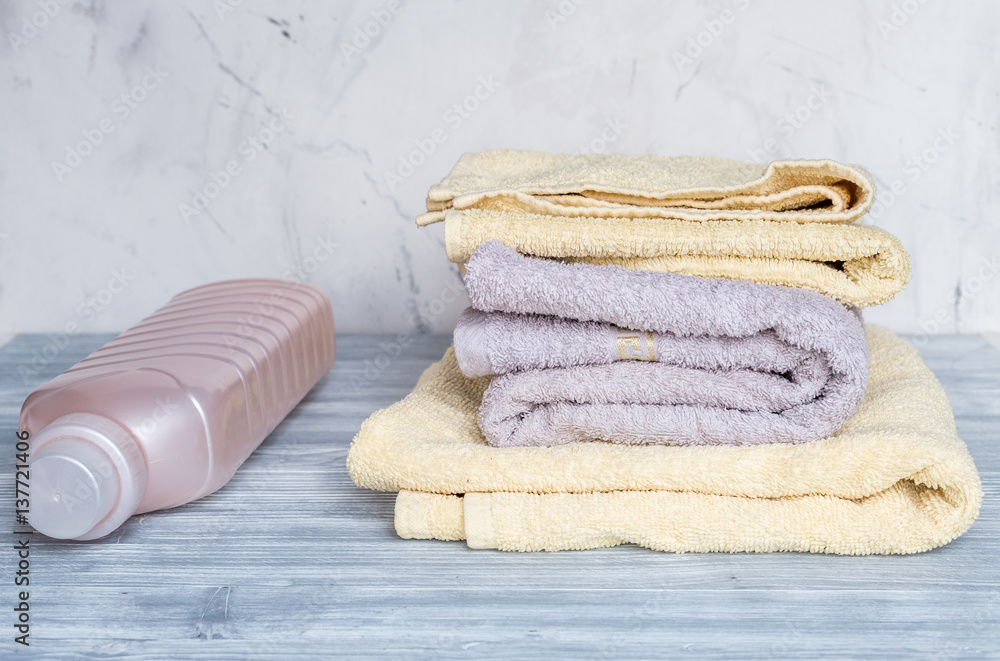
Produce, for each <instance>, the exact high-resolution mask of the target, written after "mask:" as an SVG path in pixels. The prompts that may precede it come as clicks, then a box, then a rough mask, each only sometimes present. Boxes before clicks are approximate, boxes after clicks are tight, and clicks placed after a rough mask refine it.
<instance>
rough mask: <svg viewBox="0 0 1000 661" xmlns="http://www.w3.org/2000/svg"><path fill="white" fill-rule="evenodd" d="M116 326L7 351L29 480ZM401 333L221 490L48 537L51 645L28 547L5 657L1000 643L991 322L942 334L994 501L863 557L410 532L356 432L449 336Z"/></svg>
mask: <svg viewBox="0 0 1000 661" xmlns="http://www.w3.org/2000/svg"><path fill="white" fill-rule="evenodd" d="M108 339H110V336H98V335H81V336H76V337H72V338H70V344H69V345H68V346H66V347H65V348H63V349H61V350H59V351H58V352H57V354H56V355H55V356H51V357H44V356H43V358H42V360H39V359H38V358H37V356H42V353H41V352H42V350H43V349H44V346H45V344H46V343H47V342H48V341H49V340H48V338H47V337H45V336H32V335H21V336H17V337H15V338H14V339H12V340H11V341H10V342H9V343H8V344H7V345H5V346H3V347H2V348H0V368H2V372H0V375H2V379H0V434H2V435H3V438H5V439H7V441H8V444H7V446H6V447H7V448H8V451H7V452H5V453H3V456H2V462H3V463H2V479H3V480H4V491H3V493H6V494H8V495H9V497H11V500H12V494H13V485H12V476H11V471H12V468H11V467H12V460H13V456H12V455H13V439H14V433H15V431H16V426H17V415H18V411H19V409H20V405H21V403H22V402H23V401H24V398H25V397H26V396H27V394H28V393H29V392H30V391H31V390H32V389H33V388H34V387H35V386H37V385H39V384H40V383H42V382H43V381H45V380H47V379H49V378H51V377H53V376H55V375H56V374H58V373H60V372H61V371H63V370H65V369H66V368H68V367H69V366H70V365H72V364H73V363H75V362H76V361H77V360H79V359H80V358H82V357H83V356H84V355H86V354H87V353H88V352H90V351H92V350H93V349H95V348H97V347H98V346H100V345H101V344H103V343H104V342H105V341H107V340H108ZM394 340H396V337H395V336H341V337H339V338H338V359H337V364H336V366H335V367H334V369H333V371H332V372H331V373H330V374H329V375H328V376H327V377H326V378H325V379H324V380H323V381H322V382H321V383H320V385H319V386H317V388H316V389H314V390H313V392H312V393H310V395H309V396H308V397H307V399H306V400H305V401H304V402H303V403H302V405H300V406H299V407H298V408H297V409H296V410H295V411H294V412H293V413H292V415H291V416H289V418H288V419H286V420H285V422H284V423H282V425H281V426H280V427H279V428H278V429H277V430H276V431H275V432H274V433H273V434H272V435H271V436H270V437H269V438H268V439H267V440H265V441H264V443H263V445H262V446H261V447H260V448H259V449H258V450H257V452H255V453H254V455H253V456H252V457H251V458H250V459H249V460H248V461H247V463H246V464H245V465H244V466H243V467H242V468H241V469H240V471H239V472H238V474H237V475H236V477H235V478H234V479H233V480H232V481H231V482H230V483H229V484H228V485H227V486H226V487H224V488H223V489H221V490H220V491H219V492H217V493H215V494H212V495H211V496H208V497H207V498H204V499H202V500H200V501H197V502H195V503H191V504H189V505H186V506H184V507H180V508H177V509H174V510H170V511H166V512H157V513H150V514H147V515H143V516H140V517H134V518H133V519H131V520H130V521H128V522H127V523H126V524H125V525H124V526H123V527H122V528H120V529H119V530H118V531H116V532H115V533H113V534H112V535H111V536H110V537H108V538H106V539H105V540H100V541H97V542H88V543H73V542H60V541H55V540H49V539H47V538H45V537H42V536H39V535H36V537H35V539H34V542H33V547H32V553H31V614H32V620H31V621H32V629H31V641H32V645H31V647H30V649H24V648H23V647H22V646H20V645H14V643H13V637H14V634H13V626H12V625H13V622H14V619H13V612H12V610H11V607H12V605H13V603H14V597H15V588H14V586H13V574H14V571H15V565H16V562H17V558H16V552H14V551H12V550H11V549H10V546H9V545H8V546H7V548H8V550H7V551H5V552H4V553H3V566H4V571H5V575H4V576H3V577H2V584H3V585H5V586H7V587H6V588H4V592H3V595H2V597H3V604H4V605H5V609H4V612H6V613H7V615H6V616H5V617H6V621H2V622H0V624H2V625H3V627H2V629H0V630H2V631H4V632H5V633H4V640H3V643H2V645H0V652H2V653H3V655H4V657H6V656H7V653H8V652H9V651H13V652H16V653H17V654H18V655H19V656H22V655H23V656H25V658H28V656H30V657H31V658H45V659H67V658H89V657H93V656H99V657H109V658H138V659H181V658H198V659H247V658H250V659H271V658H281V657H284V656H287V655H290V654H299V655H302V656H308V657H315V658H330V657H332V656H337V657H341V658H374V657H384V658H396V659H402V658H431V659H452V658H484V657H486V658H502V659H518V660H520V659H530V658H574V659H635V658H671V659H673V658H698V659H733V658H759V659H784V658H789V659H804V658H808V659H844V658H893V659H913V658H920V659H926V658H933V659H942V660H943V659H965V658H970V659H979V658H1000V510H998V507H997V502H998V496H1000V449H998V448H1000V443H998V437H1000V431H998V430H1000V352H998V351H997V350H996V349H995V348H993V347H992V346H991V345H990V344H989V343H988V342H987V341H986V340H985V339H984V338H982V337H979V336H938V337H932V338H930V339H929V340H928V341H927V342H926V344H925V345H924V346H921V347H920V349H921V352H922V354H923V355H924V357H925V359H926V360H927V362H928V364H929V365H930V367H931V368H932V369H933V370H934V372H935V374H937V376H938V378H939V379H940V380H941V382H942V383H943V384H944V386H945V388H946V389H947V391H948V394H949V396H950V397H951V401H952V404H953V406H954V409H955V413H956V417H957V421H958V428H959V431H960V433H961V435H962V437H963V439H965V441H966V442H967V443H968V445H969V448H970V450H971V452H972V456H973V458H974V459H975V461H976V464H977V466H978V467H979V470H980V472H981V474H982V478H983V483H984V487H985V490H986V501H985V504H984V506H983V510H982V514H981V515H980V518H979V520H978V521H977V522H976V523H975V525H973V527H972V529H971V530H970V531H969V532H968V533H966V534H965V535H964V536H963V537H962V538H960V539H959V540H957V541H955V542H953V543H952V544H950V545H948V546H946V547H944V548H941V549H937V550H935V551H931V552H929V553H924V554H921V555H916V556H905V557H863V558H853V557H836V556H810V555H806V554H772V555H748V554H737V555H722V554H706V555H698V554H688V555H672V554H663V553H655V552H652V551H648V550H645V549H641V548H638V547H634V546H623V547H618V548H612V549H599V550H593V551H582V552H562V553H548V554H547V553H541V554H510V553H502V552H495V551H473V550H470V549H468V548H467V547H466V546H465V545H464V544H462V543H449V542H435V541H415V540H401V539H398V538H397V537H396V536H395V533H394V532H393V526H392V510H393V496H392V495H391V494H380V493H373V492H369V491H365V490H362V489H358V488H357V487H355V486H354V485H353V483H352V482H351V480H350V478H349V477H348V475H347V470H346V468H345V465H344V464H345V458H346V454H347V448H348V446H349V444H350V441H351V439H352V437H353V436H354V434H355V432H356V431H357V429H358V427H359V426H360V425H361V422H362V421H363V420H364V419H365V417H367V416H368V415H369V414H370V413H372V412H373V411H374V410H376V409H378V408H380V407H383V406H386V405H389V404H391V403H393V402H394V401H396V400H398V399H400V398H401V397H403V396H404V395H405V394H406V393H407V392H408V391H409V390H410V388H412V386H413V384H414V383H415V382H416V380H417V377H418V376H419V374H420V372H421V370H423V369H424V368H425V367H426V366H427V365H429V364H430V363H431V362H433V361H435V360H437V359H438V358H439V357H440V356H441V354H442V353H443V352H444V349H445V348H446V347H447V345H448V343H449V341H450V337H448V336H440V335H438V336H433V335H431V336H413V337H410V338H406V342H404V343H405V344H406V346H405V348H404V349H403V351H402V352H401V353H400V354H399V355H394V356H393V357H389V354H390V353H391V354H395V353H396V351H395V348H394V347H393V346H391V343H392V342H393V341H394ZM380 355H382V356H384V357H383V358H380V357H379V356H380ZM33 358H34V359H35V368H37V369H35V368H32V367H31V366H32V359H33ZM43 363H44V364H43ZM26 367H27V368H31V369H30V370H29V371H25V369H24V368H26ZM31 371H34V372H35V373H31ZM7 507H8V510H7V511H8V512H11V511H12V508H13V503H12V502H11V503H10V504H8V506H7ZM8 520H9V521H10V523H11V524H12V523H13V516H12V514H9V515H8ZM10 529H12V526H8V530H10Z"/></svg>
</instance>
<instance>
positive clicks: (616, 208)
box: [417, 151, 910, 306]
mask: <svg viewBox="0 0 1000 661" xmlns="http://www.w3.org/2000/svg"><path fill="white" fill-rule="evenodd" d="M566 182H574V183H566ZM873 197H874V185H873V184H872V183H871V180H870V179H869V177H868V175H867V174H866V173H865V172H864V171H863V170H860V169H857V168H852V167H849V166H846V165H841V164H839V163H835V162H833V161H785V162H775V163H772V164H771V165H769V166H766V167H765V166H763V165H758V164H753V163H750V164H748V163H737V162H734V161H728V160H725V159H717V158H667V157H663V156H632V157H628V156H607V155H586V156H567V155H559V154H539V153H535V152H516V151H499V152H486V153H483V154H466V155H465V156H463V157H462V159H461V160H460V161H459V163H458V165H456V166H455V169H454V170H453V171H452V173H451V174H450V175H448V177H446V178H445V179H444V181H442V182H441V183H440V184H437V185H435V186H433V187H432V188H431V191H430V195H429V197H428V203H427V204H428V209H431V211H429V212H428V213H426V214H423V215H422V216H420V217H419V218H418V219H417V222H418V224H422V225H425V224H429V223H433V222H437V221H439V220H443V221H444V222H445V246H446V249H447V252H448V258H449V259H450V260H451V261H453V262H456V263H458V264H464V263H465V262H466V261H468V259H469V257H470V256H471V255H472V253H473V251H475V249H476V248H478V247H479V246H480V245H481V244H482V243H485V242H486V241H490V240H494V239H496V240H500V241H502V242H503V243H505V244H506V245H508V246H510V247H512V248H514V249H516V250H518V251H519V252H522V253H524V254H528V255H536V256H539V257H556V258H561V259H565V260H567V261H583V262H588V263H592V264H615V265H618V266H624V267H626V268H632V269H643V270H648V271H662V272H675V273H685V274H688V275H698V276H703V277H710V278H729V279H737V280H750V281H753V282H759V283H765V284H776V285H786V286H790V287H805V288H808V289H812V290H814V291H818V292H820V293H822V294H826V295H828V296H832V297H833V298H836V299H838V300H840V301H842V302H844V303H847V304H848V305H857V306H869V305H877V304H880V303H884V302H886V301H888V300H889V299H891V298H892V297H893V296H895V295H896V294H897V293H899V292H900V291H901V290H902V289H903V287H904V286H905V285H906V283H907V281H908V280H909V277H910V264H909V258H908V257H907V255H906V252H905V251H904V250H903V247H902V245H901V244H900V243H899V241H898V240H897V239H896V238H894V237H893V236H892V235H890V234H888V233H887V232H884V231H882V230H880V229H878V228H875V227H871V226H864V225H855V224H850V223H852V222H853V221H855V220H857V219H859V218H860V217H861V215H862V214H864V212H865V211H867V210H868V208H869V207H870V206H871V202H872V199H873ZM650 205H654V206H650ZM668 205H678V206H668ZM783 221H797V222H783Z"/></svg>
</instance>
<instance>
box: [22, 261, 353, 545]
mask: <svg viewBox="0 0 1000 661" xmlns="http://www.w3.org/2000/svg"><path fill="white" fill-rule="evenodd" d="M334 354H335V340H334V328H333V313H332V311H331V309H330V302H329V300H328V299H327V298H326V296H325V295H324V294H323V292H321V291H320V290H319V289H317V288H316V287H313V286H311V285H306V284H301V283H294V282H287V281H284V280H233V281H229V282H218V283H214V284H210V285H205V286H203V287H196V288H195V289H190V290H188V291H186V292H183V293H181V294H178V295H177V296H175V297H174V298H173V299H172V300H171V301H170V302H169V303H167V305H166V306H164V307H162V308H160V309H159V310H158V311H156V312H155V313H154V314H152V315H151V316H149V317H147V318H146V319H144V320H143V321H142V322H140V323H139V324H138V325H137V326H135V327H133V328H130V329H129V330H127V331H125V332H124V333H122V334H121V335H119V336H118V337H117V338H115V339H114V340H112V341H111V342H109V343H108V344H106V345H104V346H103V347H101V348H100V349H98V350H97V351H95V352H94V353H92V354H91V355H90V356H88V357H87V358H85V359H83V360H82V361H80V362H79V363H77V364H76V365H74V366H73V367H72V368H70V369H69V370H67V371H66V372H64V373H63V374H61V375H59V376H57V377H56V378H55V379H53V380H51V381H49V382H48V383H46V384H44V385H42V386H40V387H39V388H38V389H37V390H35V391H34V392H33V393H31V395H30V396H29V397H28V399H27V401H25V403H24V406H23V407H22V409H21V429H22V430H27V431H28V433H29V450H28V455H29V458H28V461H29V474H30V477H29V484H30V497H31V500H30V511H29V515H28V519H29V521H30V522H31V524H32V525H33V526H34V527H35V528H36V529H37V530H38V531H40V532H42V533H44V534H46V535H48V536H50V537H57V538H61V539H96V538H98V537H102V536H104V535H107V534H108V533H110V532H111V531H113V530H114V529H116V528H117V527H118V526H120V525H121V524H122V523H123V522H124V521H125V520H126V519H127V518H129V517H130V516H132V515H133V514H139V513H142V512H149V511H152V510H158V509H165V508H168V507H176V506H178V505H183V504H184V503H188V502H191V501H192V500H195V499H197V498H201V497H202V496H204V495H207V494H210V493H212V492H213V491H215V490H216V489H218V488H220V487H221V486H222V485H224V484H225V483H226V482H228V481H229V479H230V478H231V477H232V476H233V474H234V473H235V472H236V469H237V468H239V467H240V465H241V464H242V463H243V462H244V461H245V460H246V458H247V457H249V456H250V453H251V452H253V451H254V449H256V448H257V446H258V445H260V443H261V441H263V440H264V438H265V437H266V436H267V435H268V434H270V433H271V431H273V430H274V428H275V427H276V426H277V425H278V423H279V422H281V420H282V419H283V418H284V417H285V416H286V415H288V413H289V412H290V411H291V410H292V409H293V408H294V407H295V405H296V404H298V402H299V401H300V400H301V399H302V398H303V397H304V396H305V395H306V393H307V392H309V389H310V388H312V387H313V386H314V385H316V382H317V381H319V380H320V379H321V378H322V377H323V375H325V374H326V373H327V372H328V371H329V370H330V368H331V367H332V366H333V360H334Z"/></svg>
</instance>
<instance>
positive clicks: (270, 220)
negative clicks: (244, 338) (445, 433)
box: [0, 0, 1000, 341]
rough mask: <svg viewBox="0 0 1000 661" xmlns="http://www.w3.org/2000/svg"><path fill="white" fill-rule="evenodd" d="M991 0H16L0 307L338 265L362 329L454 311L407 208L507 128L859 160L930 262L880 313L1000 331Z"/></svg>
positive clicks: (81, 307)
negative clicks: (463, 157) (460, 161)
mask: <svg viewBox="0 0 1000 661" xmlns="http://www.w3.org/2000/svg"><path fill="white" fill-rule="evenodd" d="M998 21H1000V5H998V4H997V3H995V2H989V1H988V0H971V1H969V2H963V3H946V2H936V1H934V0H876V1H862V0H845V1H844V2H839V3H826V4H822V5H817V4H815V3H795V2H781V3H779V4H778V6H777V7H776V6H775V5H773V4H765V3H760V2H757V1H755V0H705V1H702V2H694V3H662V2H653V1H646V2H636V3H601V2H597V1H596V0H512V1H510V2H493V3H469V2H466V3H461V2H457V1H443V2H424V3H417V2H405V1H404V0H367V1H347V0H342V1H339V2H320V1H318V0H300V1H298V2H280V1H278V0H214V1H212V2H207V1H203V2H196V1H194V0H180V1H178V2H169V3H167V2H151V1H136V2H128V3H124V2H121V3H111V2H107V1H104V0H86V1H84V0H12V1H8V2H3V3H0V27H2V31H3V39H0V95H2V97H0V98H2V101H0V122H2V124H0V125H2V126H3V127H4V129H5V145H4V149H3V154H2V156H0V199H2V200H3V214H2V216H0V269H2V271H0V319H2V326H0V332H42V333H52V334H54V335H55V336H57V337H60V336H64V335H72V334H75V333H83V332H105V331H114V330H121V329H123V328H125V327H127V326H128V325H130V324H132V323H134V322H136V321H137V320H138V319H140V318H141V317H142V316H144V315H145V314H147V313H149V312H151V311H152V310H154V309H155V308H156V307H158V306H159V305H161V304H162V303H163V302H164V301H165V300H166V299H167V298H169V297H170V296H171V295H173V294H174V293H176V292H178V291H180V290H182V289H184V288H187V287H191V286H195V285H198V284H202V283H204V282H207V281H211V280H218V279H223V278H234V277H243V276H271V277H282V276H283V277H297V278H302V279H308V280H309V281H311V282H313V283H315V284H317V285H319V286H321V287H322V288H324V289H325V290H326V291H327V292H328V293H329V295H330V296H331V299H332V301H333V305H334V310H335V314H336V317H337V321H338V326H339V328H340V329H341V330H344V331H358V332H370V331H377V332H392V333H411V332H427V331H433V332H442V331H448V330H450V329H451V328H452V327H453V325H454V321H455V319H456V318H457V316H458V314H459V313H460V311H461V310H462V308H463V307H464V305H465V304H466V299H465V297H464V294H463V293H462V291H461V284H460V283H461V279H460V275H459V273H458V271H457V269H456V268H455V267H454V266H453V265H451V264H449V263H448V261H447V259H446V257H445V254H444V247H443V236H442V228H441V227H440V226H437V227H432V228H427V229H423V230H418V229H417V228H416V227H415V226H414V224H413V218H414V216H415V215H416V214H417V213H419V212H420V211H421V210H422V209H423V203H424V196H425V193H426V191H427V188H428V186H429V185H430V184H432V183H434V182H435V181H437V180H438V179H439V178H440V177H441V176H442V175H444V174H445V173H447V171H448V170H449V169H450V168H451V166H452V165H453V163H454V162H455V160H456V159H457V158H458V157H459V155H460V154H462V153H463V152H466V151H477V150H483V149H489V148H502V147H517V148H529V149H538V150H550V151H569V152H583V151H606V152H612V151H614V152H623V153H637V154H641V153H663V154H672V155H675V154H694V155H719V156H726V157H730V158H735V159H741V160H759V161H767V160H771V159H775V158H787V157H803V158H809V157H830V158H835V159H838V160H842V161H846V162H851V163H858V164H862V165H864V166H865V167H867V168H868V169H869V170H870V171H871V172H872V173H873V175H874V176H875V178H876V180H877V181H878V184H879V189H880V198H879V202H878V203H877V206H876V209H875V211H874V213H873V214H872V222H875V223H877V224H878V225H880V226H882V227H885V228H886V229H888V230H890V231H892V232H893V233H895V234H896V235H897V236H899V237H900V239H901V240H902V241H903V243H904V245H905V246H906V248H907V249H908V250H909V251H910V253H911V255H912V257H913V263H914V273H913V279H912V281H911V283H910V285H909V288H908V289H907V290H906V291H905V292H904V293H903V294H902V295H900V296H899V297H898V298H897V299H895V300H894V301H892V302H891V303H890V304H888V305H886V306H884V307H881V308H878V309H875V310H871V311H870V312H868V313H867V319H868V320H870V321H874V322H878V323H882V324H885V325H887V326H889V327H891V328H893V329H894V330H898V331H905V332H913V333H918V335H917V337H918V338H920V337H924V338H925V339H926V336H927V335H932V334H936V333H946V332H956V331H957V332H989V331H993V332H996V331H998V330H1000V277H998V274H1000V214H998V211H1000V200H998V195H997V190H998V188H997V186H998V183H1000V155H998V154H1000V151H998V149H997V147H998V142H1000V141H998V133H997V117H998V116H1000V107H998V105H1000V104H998V92H997V88H996V85H995V78H996V71H997V65H998V60H997V54H996V53H997V50H996V38H995V34H994V33H995V30H994V26H995V25H996V24H997V22H998ZM455 292H457V295H456V293H455ZM920 333H922V334H923V335H919V334H920ZM60 341H61V340H60Z"/></svg>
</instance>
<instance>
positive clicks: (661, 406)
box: [455, 242, 868, 447]
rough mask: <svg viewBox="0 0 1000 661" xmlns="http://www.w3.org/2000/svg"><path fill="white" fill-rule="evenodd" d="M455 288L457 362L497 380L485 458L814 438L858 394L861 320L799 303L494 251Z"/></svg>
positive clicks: (864, 372) (834, 307) (768, 288)
mask: <svg viewBox="0 0 1000 661" xmlns="http://www.w3.org/2000/svg"><path fill="white" fill-rule="evenodd" d="M465 283H466V287H467V288H468V290H469V297H470V299H471V300H472V303H473V306H474V307H475V308H476V310H473V311H466V313H465V314H464V315H463V316H462V318H461V320H460V323H459V325H458V327H457V328H456V331H455V354H456V357H457V359H458V361H459V366H460V367H461V368H462V370H463V371H466V370H468V371H467V374H468V375H469V376H483V375H489V374H499V375H500V376H497V377H496V378H495V379H493V381H492V382H491V384H490V386H489V387H488V388H487V390H486V393H485V394H484V396H483V401H482V406H481V408H480V413H479V420H480V426H481V427H482V430H483V434H484V435H485V437H486V439H487V441H488V442H489V443H490V444H491V445H494V446H499V447H508V446H550V445H559V444H562V443H569V442H574V441H591V440H604V441H613V442H618V443H633V444H649V443H659V444H671V445H681V444H683V445H699V444H713V445H716V444H718V445H753V444H759V443H799V442H804V441H811V440H817V439H820V438H824V437H826V436H829V435H831V434H833V433H834V432H836V431H837V430H838V429H839V428H840V427H841V426H842V425H843V424H844V422H846V420H847V418H848V417H850V415H851V414H852V413H853V412H854V410H855V408H856V407H857V405H858V403H859V402H860V401H861V397H862V395H863V394H864V389H865V385H866V383H867V381H868V349H867V343H866V340H865V333H864V327H863V324H862V322H861V318H860V313H859V312H857V311H856V310H851V309H848V308H846V307H845V306H844V305H843V304H841V303H838V302H837V301H835V300H833V299H830V298H827V297H825V296H822V295H820V294H816V293H813V292H810V291H806V290H799V289H791V288H786V287H778V286H772V285H760V284H755V283H751V282H744V281H733V280H714V279H706V278H698V277H694V276H686V275H679V274H672V273H652V272H646V271H635V270H628V269H623V268H620V267H616V266H594V265H589V264H565V263H561V262H557V261H552V260H547V259H540V258H535V257H527V256H524V255H521V254H519V253H517V252H516V251H514V250H513V249H511V248H508V247H506V246H504V245H502V244H500V243H498V242H490V243H486V244H484V245H483V246H481V247H480V248H479V249H478V250H477V251H476V252H475V253H474V254H473V256H472V258H471V259H470V261H469V263H468V265H467V272H466V278H465ZM487 313H489V314H487ZM623 329H628V330H623Z"/></svg>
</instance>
